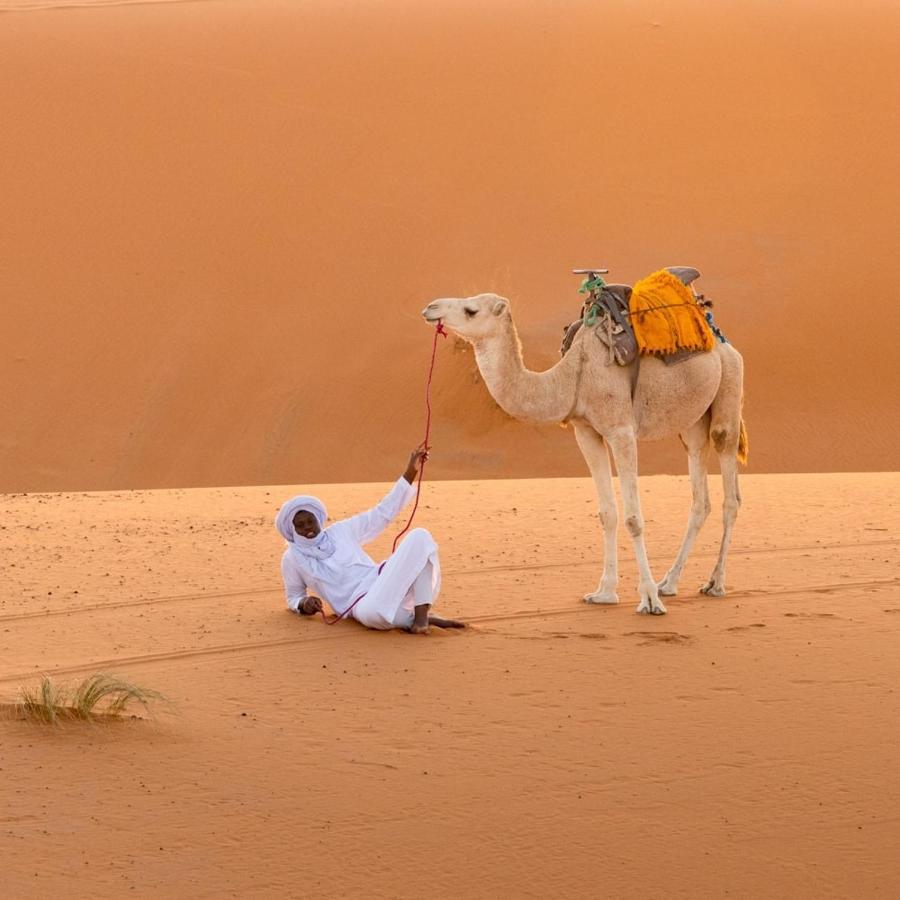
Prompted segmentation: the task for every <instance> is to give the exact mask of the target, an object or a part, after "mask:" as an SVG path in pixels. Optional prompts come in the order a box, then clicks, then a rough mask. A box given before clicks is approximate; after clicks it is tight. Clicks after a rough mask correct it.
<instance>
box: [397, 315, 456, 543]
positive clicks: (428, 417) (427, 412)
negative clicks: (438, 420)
mask: <svg viewBox="0 0 900 900" xmlns="http://www.w3.org/2000/svg"><path fill="white" fill-rule="evenodd" d="M439 334H440V335H443V336H444V337H447V332H446V331H444V325H443V323H442V322H441V320H440V319H438V323H437V326H436V327H435V329H434V343H433V344H432V345H431V363H430V364H429V366H428V380H427V381H426V382H425V440H424V441H423V442H422V445H423V446H424V447H425V456H424V458H423V459H422V465H421V466H419V477H418V478H417V479H416V502H415V503H414V504H413V508H412V513H411V514H410V516H409V521H408V522H407V523H406V527H405V528H404V529H403V531H401V532H400V534H398V535H397V537H395V538H394V545H393V547H391V553H393V552H394V551H395V550H396V549H397V543H398V542H399V540H400V538H402V537H403V535H404V534H406V532H407V531H409V526H410V525H412V522H413V519H414V518H415V517H416V510H417V509H418V508H419V494H420V493H421V492H422V476H423V475H424V474H425V461H426V460H427V459H428V451H429V450H430V449H431V445H430V444H429V443H428V439H429V438H430V437H431V379H432V378H433V377H434V359H435V356H436V355H437V339H438V335H439Z"/></svg>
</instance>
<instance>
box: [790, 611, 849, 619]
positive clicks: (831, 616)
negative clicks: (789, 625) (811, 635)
mask: <svg viewBox="0 0 900 900" xmlns="http://www.w3.org/2000/svg"><path fill="white" fill-rule="evenodd" d="M785 616H787V617H788V618H789V619H839V618H840V616H837V615H835V614H834V613H808V612H798V613H785Z"/></svg>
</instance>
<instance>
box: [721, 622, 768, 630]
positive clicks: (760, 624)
mask: <svg viewBox="0 0 900 900" xmlns="http://www.w3.org/2000/svg"><path fill="white" fill-rule="evenodd" d="M765 627H766V626H765V623H763V622H751V623H750V624H749V625H732V626H731V628H726V629H725V630H726V631H749V630H750V629H751V628H765Z"/></svg>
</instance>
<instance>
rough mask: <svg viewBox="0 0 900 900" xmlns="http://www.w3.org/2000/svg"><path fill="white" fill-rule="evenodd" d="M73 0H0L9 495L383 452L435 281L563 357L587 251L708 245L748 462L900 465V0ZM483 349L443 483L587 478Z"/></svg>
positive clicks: (329, 468)
mask: <svg viewBox="0 0 900 900" xmlns="http://www.w3.org/2000/svg"><path fill="white" fill-rule="evenodd" d="M60 5H62V6H66V7H68V8H59V9H31V10H29V11H18V12H12V11H10V10H13V9H15V8H19V9H20V10H22V9H23V8H24V7H38V6H60ZM75 6H77V7H80V8H73V6H72V4H59V3H56V4H54V3H45V2H22V0H18V2H17V0H12V2H3V0H0V10H6V12H4V13H3V14H2V15H0V78H2V83H3V85H4V90H3V91H2V94H0V122H2V128H3V138H4V140H3V141H2V142H0V196H2V198H3V217H2V219H3V221H2V224H0V259H2V262H0V298H2V299H0V302H2V309H3V313H4V315H3V338H4V340H3V351H2V353H0V384H2V386H3V390H2V391H0V422H2V423H3V428H2V429H0V490H7V491H20V490H29V491H35V490H81V489H110V488H137V487H143V488H151V487H180V486H189V485H190V486H196V485H221V484H267V483H287V482H296V481H329V482H337V481H354V482H356V481H377V480H385V479H387V478H388V477H390V475H391V472H392V468H393V465H394V463H393V460H394V459H396V458H397V456H398V454H399V453H401V452H402V451H403V450H406V449H407V448H408V447H409V446H411V445H412V444H414V443H415V442H416V441H417V440H418V439H419V437H420V434H421V417H422V396H421V394H422V385H423V380H424V371H425V366H426V363H427V359H428V350H429V333H428V331H427V329H426V328H425V327H424V325H423V323H422V322H421V320H420V319H419V317H418V311H419V310H420V309H421V308H422V307H423V306H424V305H425V303H426V302H428V301H430V300H432V299H433V298H435V297H439V296H447V295H456V296H460V295H465V294H468V293H475V292H478V291H487V290H493V291H497V292H498V293H501V294H504V295H506V296H508V297H510V298H512V300H513V309H514V311H515V313H516V317H517V321H518V323H519V326H520V331H521V334H522V337H523V340H524V343H525V347H526V361H527V362H528V363H529V364H530V365H532V366H535V367H543V366H546V365H548V364H549V363H550V362H551V361H552V360H553V359H554V358H555V355H556V351H557V347H558V344H559V339H560V337H561V329H562V326H563V325H564V324H565V323H566V322H568V321H570V320H571V319H572V318H574V317H575V310H576V309H577V307H578V305H579V301H578V298H577V295H576V293H575V288H576V285H577V280H576V279H575V278H574V277H573V276H571V275H570V274H569V270H570V269H571V268H572V267H578V266H586V265H587V266H590V265H595V266H596V265H607V266H609V267H610V268H611V269H612V270H613V271H612V276H611V277H613V278H615V279H617V280H620V281H627V282H633V281H635V280H636V279H638V278H640V277H642V276H644V275H646V274H648V273H649V272H651V271H654V270H655V269H657V268H659V267H660V266H662V265H672V264H688V265H694V266H697V267H698V268H700V269H701V270H702V271H703V273H704V275H703V278H702V280H701V282H700V287H701V289H702V290H705V291H706V292H707V293H708V295H709V296H711V297H712V298H713V299H714V300H715V301H716V303H717V307H716V311H717V318H718V321H719V322H720V324H721V325H722V326H723V328H724V329H725V331H726V333H727V334H728V335H729V337H730V338H731V339H732V340H733V341H734V342H735V344H736V346H738V348H739V349H740V350H741V351H742V352H743V354H744V356H745V358H746V361H747V403H746V418H747V422H748V427H749V429H750V435H751V440H752V442H753V453H752V465H753V467H754V471H758V472H774V471H838V470H849V471H859V470H895V469H898V468H900V461H898V453H897V438H898V430H897V424H896V422H897V418H896V403H897V396H898V367H897V364H896V357H897V350H896V346H895V344H896V341H897V335H898V333H900V304H898V302H897V299H896V290H895V287H894V284H895V278H894V259H895V256H896V239H897V210H898V209H900V181H898V179H897V175H896V162H897V160H896V147H897V145H898V137H900V119H898V117H897V116H896V114H895V111H896V110H897V109H898V108H900V79H898V78H897V77H896V60H897V55H898V46H900V4H897V3H894V2H889V0H859V2H854V3H848V2H845V0H818V2H815V3H811V2H807V0H746V2H742V3H713V2H710V0H679V2H674V0H609V2H603V3H598V2H594V0H590V2H588V0H575V2H571V3H567V4H557V3H553V2H551V0H489V2H474V0H429V2H413V0H386V2H378V3H376V2H357V0H328V2H325V0H309V2H297V0H204V2H183V3H179V2H165V3H144V4H135V3H125V4H113V5H110V4H107V3H99V4H98V3H96V2H95V3H92V2H90V0H84V2H82V3H78V4H75ZM92 7H93V8H92ZM473 372H474V369H473V364H472V358H471V354H468V353H466V352H464V350H463V349H462V348H458V347H454V346H453V344H452V343H451V342H450V341H448V342H447V343H446V344H445V345H443V346H442V348H441V354H440V358H439V368H438V378H437V384H436V411H437V412H436V414H437V421H436V425H435V435H434V437H435V446H436V447H437V448H438V449H439V451H440V452H438V453H436V454H435V456H434V460H433V465H432V469H431V471H430V474H431V475H432V477H439V478H492V477H510V476H520V477H543V476H560V475H579V476H580V475H582V474H585V469H584V464H583V462H582V460H581V458H580V456H579V454H578V452H577V450H576V448H575V444H574V441H573V440H572V437H571V435H570V434H566V433H565V432H562V431H560V430H559V429H557V428H555V427H544V428H537V427H534V428H528V427H524V426H520V425H517V424H515V423H512V422H510V421H509V420H508V419H506V418H505V417H504V416H503V415H502V414H501V413H500V412H499V411H498V410H497V409H496V407H494V406H493V404H492V403H491V402H490V400H489V398H488V396H487V394H486V392H485V390H484V388H483V386H482V385H481V383H480V382H479V380H478V379H477V378H476V377H475V376H474V374H473ZM641 452H642V469H643V471H644V472H669V473H677V472H681V471H683V470H684V459H683V454H682V451H681V448H680V446H679V445H678V442H677V441H676V440H674V439H672V440H670V441H665V442H662V443H660V444H656V445H648V446H646V447H644V448H643V449H642V451H641Z"/></svg>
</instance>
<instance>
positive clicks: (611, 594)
mask: <svg viewBox="0 0 900 900" xmlns="http://www.w3.org/2000/svg"><path fill="white" fill-rule="evenodd" d="M582 599H583V600H584V602H585V603H597V604H608V605H613V604H615V603H618V602H619V595H618V594H617V593H616V592H615V591H594V593H593V594H585V595H584V597H583V598H582Z"/></svg>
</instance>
